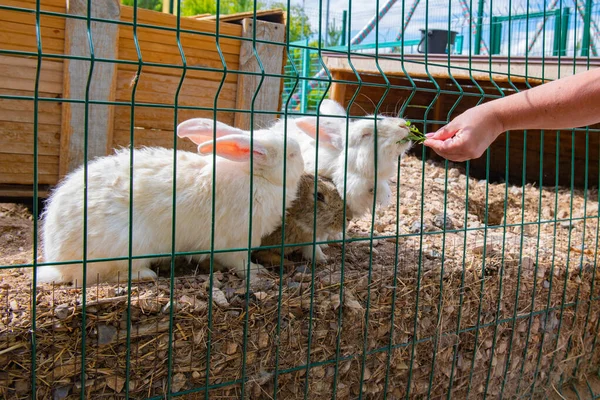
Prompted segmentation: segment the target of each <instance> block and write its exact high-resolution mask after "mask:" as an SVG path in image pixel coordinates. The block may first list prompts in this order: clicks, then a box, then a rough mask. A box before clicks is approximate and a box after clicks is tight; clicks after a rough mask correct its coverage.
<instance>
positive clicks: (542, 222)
mask: <svg viewBox="0 0 600 400" xmlns="http://www.w3.org/2000/svg"><path fill="white" fill-rule="evenodd" d="M423 171H424V174H423ZM392 186H393V187H394V190H393V193H394V196H393V198H394V201H393V203H394V204H391V205H390V206H388V207H386V208H383V209H378V210H377V212H376V215H375V219H374V221H372V219H371V217H370V216H368V217H363V218H362V219H360V220H356V221H352V222H351V223H350V224H349V226H348V233H347V238H348V242H347V244H346V245H345V246H344V247H345V254H342V245H341V244H339V243H338V244H332V245H330V246H329V248H327V249H325V253H326V254H327V255H328V261H327V262H326V263H324V264H321V265H318V266H317V269H316V270H317V271H318V276H317V278H316V279H317V280H316V281H315V285H317V282H319V283H318V285H321V286H319V287H321V288H328V287H330V286H331V285H332V284H333V283H334V282H337V283H339V274H340V265H341V264H342V262H344V263H345V265H346V268H347V269H348V272H347V274H348V275H347V279H350V280H352V279H354V280H352V283H350V281H346V282H348V284H349V285H351V286H349V287H354V286H352V285H355V284H356V285H358V286H356V287H359V286H360V288H361V289H360V290H359V289H356V290H357V291H356V292H355V295H356V299H357V300H354V303H353V302H352V301H351V302H350V303H349V304H350V307H352V304H355V306H356V307H357V309H358V308H362V307H364V301H365V298H366V297H365V295H364V293H363V292H361V291H364V290H366V289H367V287H368V285H367V284H366V276H367V272H368V271H372V272H373V276H374V277H373V282H379V281H378V279H379V278H378V277H381V280H380V282H381V283H379V284H378V285H380V286H378V287H377V288H376V289H377V290H378V291H381V292H382V293H383V292H385V291H386V290H388V289H389V286H388V284H387V283H385V282H387V281H386V280H385V279H388V277H389V276H391V272H390V271H391V270H393V269H394V265H396V266H398V274H399V276H400V275H404V276H405V277H406V280H405V283H406V284H407V285H414V284H415V283H416V282H419V279H423V280H424V281H427V282H439V284H442V281H441V279H440V277H443V278H444V280H448V282H446V283H445V285H446V286H447V289H446V290H447V291H453V290H456V291H455V292H448V294H447V296H449V298H454V300H449V301H448V302H449V303H452V301H456V298H457V297H458V293H459V291H458V285H460V282H457V277H460V276H461V275H460V274H461V273H463V278H464V273H465V272H464V271H467V270H468V271H469V273H472V274H473V281H472V285H473V287H475V286H476V285H479V282H480V281H481V278H479V275H480V274H481V273H482V271H484V274H485V275H489V276H493V277H494V278H493V279H494V282H496V283H490V284H487V283H486V287H485V289H486V290H488V287H489V290H497V289H498V286H497V284H498V282H499V288H500V289H499V290H500V293H502V291H503V290H504V293H505V294H504V296H502V295H498V294H496V293H497V292H494V294H493V295H492V294H490V296H489V302H487V300H486V302H485V306H484V307H487V308H485V309H484V310H483V314H484V315H486V317H485V318H487V321H492V322H493V318H492V316H493V313H494V310H495V308H496V307H497V308H498V311H499V312H500V310H501V307H500V305H501V300H500V299H502V301H505V302H506V303H502V304H508V305H504V307H505V308H502V310H501V312H502V313H503V316H504V317H506V318H508V317H510V316H511V315H512V311H511V309H510V307H513V308H516V307H517V303H518V308H519V310H520V312H525V311H526V310H529V311H531V309H532V308H535V309H536V310H540V309H542V310H543V308H544V306H545V297H546V296H550V295H549V294H548V291H550V292H552V285H553V283H552V282H553V279H552V278H553V277H554V278H555V280H558V279H564V282H565V288H567V283H568V284H569V286H568V287H569V289H568V290H569V292H568V295H566V297H564V298H562V299H561V292H560V290H559V289H560V287H559V288H557V289H555V291H556V293H552V296H551V297H552V303H553V304H559V303H560V302H561V301H577V299H578V298H579V296H580V289H579V286H577V285H580V284H581V278H580V276H582V275H581V274H583V273H586V274H588V275H589V276H595V275H593V274H595V271H596V270H595V266H596V260H597V250H596V249H597V240H598V234H599V230H598V228H599V227H598V218H597V215H598V191H597V190H596V189H592V190H588V191H587V192H583V191H582V190H573V191H571V190H570V189H565V188H554V187H543V188H539V187H537V186H536V185H534V184H528V185H526V186H525V187H524V188H522V187H517V186H506V185H504V184H502V183H493V184H487V183H486V182H485V181H479V180H476V179H472V178H469V179H467V177H466V176H465V174H464V171H463V170H461V169H459V168H456V167H455V166H454V165H452V164H449V167H448V170H446V169H445V168H444V166H443V165H440V164H435V163H432V162H426V163H423V162H422V161H420V160H419V159H417V158H415V157H412V156H407V157H405V158H404V159H403V160H402V162H401V166H400V179H399V183H398V180H394V181H392ZM396 193H399V196H396V195H395V194H396ZM467 193H468V201H467V200H466V199H467ZM396 201H397V204H396ZM32 232H33V217H32V215H31V212H30V210H29V209H28V208H27V207H25V206H24V205H19V204H9V203H5V204H0V266H13V265H14V266H15V267H16V268H9V269H6V268H5V269H3V270H2V271H1V272H0V302H2V301H5V302H6V305H7V307H6V312H7V315H8V316H7V317H6V318H5V319H4V320H3V321H4V322H3V324H7V325H10V324H13V325H21V324H23V328H25V327H26V325H27V323H26V321H25V320H23V318H25V317H26V316H27V315H28V310H26V307H23V306H25V305H27V304H30V301H31V299H30V298H28V296H29V293H30V286H31V281H30V277H29V274H30V269H29V268H19V265H22V264H27V263H31V262H32V257H33V251H32V243H33V240H32ZM371 232H373V236H374V238H375V240H374V241H373V243H372V246H371V242H370V240H361V239H364V238H367V237H370V235H371ZM398 235H400V237H398ZM40 254H41V253H40ZM39 259H40V260H41V258H39ZM293 260H294V264H293V265H291V266H288V267H287V268H286V271H285V273H284V275H283V276H284V280H285V282H286V285H288V287H292V286H293V287H299V288H300V289H306V288H307V287H309V286H310V282H306V279H308V277H310V273H309V272H310V268H309V265H307V263H306V262H303V261H302V260H301V259H299V258H298V257H294V258H293ZM307 268H308V269H307ZM417 271H420V272H419V274H421V275H419V276H421V278H418V277H417V278H416V279H415V277H414V276H417V275H416V274H417ZM203 273H205V271H203V270H202V269H201V268H200V269H199V268H198V266H197V265H188V264H181V266H178V269H177V270H176V275H178V276H185V277H187V278H186V279H187V280H182V281H181V282H180V283H178V284H177V289H178V290H179V289H181V290H184V291H185V290H188V289H189V290H192V289H193V288H195V286H194V285H198V288H205V286H206V280H207V278H206V275H201V274H203ZM198 274H200V275H198ZM160 275H161V276H162V277H163V278H165V277H168V271H166V270H164V269H163V270H161V273H160ZM216 275H217V276H216V281H217V282H219V286H220V288H219V291H222V293H223V295H224V296H225V300H224V304H227V307H229V305H230V303H231V304H234V301H233V300H232V299H235V298H236V294H237V293H238V292H239V293H243V292H244V289H243V286H244V284H243V282H242V281H241V280H239V279H237V278H236V277H235V276H233V274H229V273H227V272H224V273H221V272H219V273H218V274H216ZM278 275H279V274H278V273H275V272H273V275H272V276H271V277H269V279H265V280H264V283H265V285H266V286H265V287H264V288H262V289H259V290H258V293H265V294H264V296H271V295H273V296H275V295H276V288H277V282H278V279H279V276H278ZM413 275H414V276H413ZM578 275H579V276H578ZM299 276H300V278H302V277H303V278H306V279H304V280H302V279H300V278H298V277H299ZM336 276H337V278H336ZM502 276H505V277H506V282H507V283H505V285H506V288H505V289H502V285H503V283H502V282H503V281H502ZM519 276H522V277H523V280H524V281H525V280H527V282H526V283H523V282H521V283H519V282H520V280H519V279H517V278H518V277H519ZM586 276H587V275H586ZM498 277H500V278H498ZM398 279H399V280H402V279H403V278H398ZM592 279H593V278H592ZM363 280H364V281H365V282H363V283H364V284H363V283H360V282H362V281H363ZM531 281H535V283H534V284H533V289H532V285H531V283H530V282H531ZM356 282H359V283H356ZM508 282H510V284H509V283H508ZM514 282H516V285H517V286H516V287H520V286H518V285H521V286H522V287H524V288H526V289H527V290H529V291H533V293H537V294H535V295H536V296H537V297H539V301H538V302H537V303H536V304H535V307H534V306H533V305H530V304H529V302H530V301H531V297H532V295H528V296H525V295H523V296H521V298H520V299H518V296H517V300H514V291H515V286H511V285H513V284H514ZM557 282H562V281H557ZM571 282H572V283H573V285H571ZM588 283H589V282H588ZM166 284H168V280H167V279H162V280H161V285H166ZM435 284H438V283H435ZM189 285H191V286H189ZM307 285H308V286H307ZM373 285H375V283H374V284H373ZM431 285H433V283H432V284H431ZM488 285H489V286H488ZM527 285H528V286H527ZM554 285H557V283H554ZM455 286H456V288H455ZM373 287H374V288H375V286H373ZM425 287H427V285H425ZM536 287H537V289H536ZM142 288H143V287H142V286H141V285H140V286H136V289H135V290H137V293H138V294H139V293H143V292H144V291H143V290H142ZM431 288H433V289H432V291H431V293H429V294H427V295H424V297H422V298H421V301H422V302H424V304H434V305H433V306H429V305H428V306H422V307H429V308H425V309H423V311H422V313H423V314H422V315H421V317H420V322H419V324H420V327H419V329H422V330H423V331H424V332H427V331H431V330H432V329H434V327H435V325H436V323H437V324H438V325H439V326H438V329H440V330H442V331H444V332H446V331H447V330H446V328H444V327H443V326H441V324H440V323H439V322H436V320H435V315H434V314H435V313H436V310H437V308H436V307H437V306H436V305H435V304H436V303H437V297H438V296H439V293H435V287H434V286H431ZM482 288H483V286H482ZM588 289H589V290H588V291H587V292H584V291H582V292H581V293H585V295H586V296H588V297H589V298H590V299H591V298H592V296H593V295H597V294H598V293H597V292H598V288H597V287H596V289H594V285H592V287H591V288H588ZM94 290H95V291H96V295H94V297H93V298H94V299H99V298H102V297H103V296H105V297H114V296H117V297H118V296H119V294H120V293H117V292H118V291H119V290H120V289H118V288H117V289H115V288H110V287H109V288H106V287H104V286H101V285H100V286H97V288H96V289H94ZM374 290H375V289H374ZM402 290H404V291H405V296H410V295H412V294H411V293H412V292H414V290H412V289H411V288H410V287H404V288H403V289H402ZM421 290H423V289H421ZM522 290H525V289H522ZM254 292H255V293H256V292H257V290H254ZM3 293H4V295H3ZM57 293H58V291H57ZM69 293H70V291H69V290H68V289H67V290H66V291H65V292H63V293H59V294H57V295H56V296H57V297H56V298H55V297H54V296H55V293H54V288H53V290H52V292H51V293H50V292H49V291H46V292H44V293H43V294H41V293H40V294H39V296H40V297H39V298H38V304H40V302H44V301H47V302H48V303H52V304H60V303H61V302H64V303H68V302H72V301H73V300H69V296H71V295H72V294H69ZM473 293H474V294H473V296H474V298H475V299H476V298H477V295H476V293H475V289H473ZM60 296H62V297H60ZM261 296H262V295H261ZM461 296H462V295H461ZM465 296H466V295H465ZM482 296H483V295H482ZM581 296H584V294H581ZM3 297H4V298H5V299H4V300H3V299H2V298H3ZM399 298H400V297H399ZM481 298H482V297H480V300H479V301H480V302H481V301H482V300H481ZM496 298H497V299H498V300H496ZM548 298H550V297H548ZM382 299H383V297H382ZM90 300H91V299H90ZM259 300H260V299H259ZM215 301H216V300H215ZM315 301H316V300H315ZM356 301H358V303H356ZM382 301H383V300H382ZM11 302H12V303H11ZM510 302H513V303H515V304H513V305H510ZM11 304H13V305H14V307H13V306H11ZM19 304H21V305H23V306H19ZM386 304H388V305H389V301H388V300H386ZM407 304H408V305H410V304H411V302H410V299H409V300H408V303H407ZM467 304H468V303H467V302H465V307H472V308H473V310H472V312H473V316H474V317H475V316H477V315H478V314H477V313H476V311H477V310H476V305H475V303H472V304H471V305H467ZM40 307H41V306H40ZM409 307H410V306H409ZM456 308H457V307H455V306H454V305H452V304H449V305H446V306H445V308H444V310H445V311H446V313H447V317H448V318H449V319H452V318H455V317H456ZM11 309H12V311H11ZM523 310H525V311H523ZM404 311H405V312H408V311H406V310H404ZM19 312H20V314H19ZM420 313H421V311H420ZM428 313H429V314H433V316H430V315H429V314H428ZM465 313H467V312H466V311H465ZM480 314H481V311H480ZM374 315H375V314H374ZM406 315H408V314H406ZM411 315H412V314H411ZM465 315H466V314H465ZM594 315H595V314H594ZM0 316H1V315H0ZM17 316H19V318H21V319H20V320H19V318H17ZM551 317H552V318H554V319H556V318H557V317H556V316H555V315H554V314H552V313H551ZM410 318H412V317H410ZM410 318H409V317H406V324H407V327H406V329H405V330H406V332H402V329H400V328H398V329H397V331H398V332H402V333H398V335H400V336H399V338H398V339H397V340H398V341H407V340H409V337H410V332H411V331H412V328H411V326H410V323H411V322H410V321H411V319H410ZM459 318H460V317H459ZM463 318H466V317H463ZM490 318H492V319H490ZM496 318H499V317H498V316H496ZM548 318H550V317H548ZM561 318H562V313H561ZM373 319H374V320H378V319H379V321H380V322H381V321H386V319H387V318H386V317H385V315H384V313H383V312H382V313H381V315H379V316H377V317H375V316H374V317H373ZM19 321H20V322H19ZM548 321H550V322H548ZM553 321H554V320H550V319H548V320H547V321H546V322H545V325H546V324H549V325H550V326H553V324H554V322H553ZM557 321H558V320H557ZM444 323H446V321H444ZM448 323H449V324H450V322H448ZM470 323H471V322H470ZM472 323H473V324H475V323H479V316H477V320H476V322H472ZM3 324H0V330H2V329H6V328H7V325H3ZM538 325H539V324H538ZM573 326H575V322H573ZM586 326H587V323H586ZM3 327H4V328H3ZM415 327H416V325H415ZM530 327H531V325H530ZM574 329H575V328H574ZM578 329H579V328H578ZM584 329H586V328H584ZM559 330H560V328H559ZM382 332H383V331H382ZM503 332H506V331H503ZM524 332H525V331H524V330H523V331H521V333H523V334H524ZM482 335H483V336H482V345H484V343H485V346H487V345H488V342H489V346H495V344H492V343H495V339H494V342H492V340H491V337H492V336H491V334H490V335H488V336H485V335H484V334H482ZM499 335H500V334H499ZM528 336H529V335H528ZM382 337H383V336H382ZM484 337H487V339H486V340H485V341H484V340H483V338H484ZM508 337H509V336H508V334H506V335H505V336H504V337H503V338H504V339H503V340H505V343H506V342H508V341H509V340H508ZM471 339H472V337H470V339H469V340H471ZM522 342H523V343H524V342H525V341H524V340H522ZM523 343H521V344H520V345H519V346H525V344H523ZM448 346H449V347H448V348H451V345H450V344H449V345H448ZM515 346H516V345H515ZM557 346H558V342H557ZM500 347H501V346H500ZM505 347H506V346H505ZM0 350H1V347H0ZM492 350H493V348H492ZM423 351H424V350H423ZM429 351H430V352H431V349H430V350H429ZM326 352H327V351H326ZM514 353H515V354H516V353H517V352H516V351H515V352H514ZM567 353H568V352H567ZM445 354H446V355H447V358H448V360H450V359H451V357H450V356H451V353H445ZM423 357H425V358H426V359H428V360H430V358H431V355H428V356H426V355H423ZM444 357H446V356H444ZM442 358H443V357H442V356H440V357H439V358H438V363H441V360H442ZM440 368H442V367H440ZM444 368H445V367H444ZM444 374H447V372H446V371H444ZM374 375H376V374H375V372H374ZM448 375H449V374H448ZM0 378H1V376H0ZM182 379H183V378H182ZM415 379H416V381H419V379H417V378H415ZM0 381H1V379H0ZM184 381H185V379H184ZM182 382H183V381H182ZM0 386H1V385H0ZM109 386H110V385H109ZM181 387H182V388H185V387H186V386H185V384H184V383H182V386H181ZM348 390H350V389H348ZM373 390H375V389H373ZM481 390H483V388H482V389H481Z"/></svg>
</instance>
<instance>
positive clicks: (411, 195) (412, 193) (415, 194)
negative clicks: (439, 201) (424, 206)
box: [406, 190, 417, 200]
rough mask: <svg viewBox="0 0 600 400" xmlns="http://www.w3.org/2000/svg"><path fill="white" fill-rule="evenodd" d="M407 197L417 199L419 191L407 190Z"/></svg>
mask: <svg viewBox="0 0 600 400" xmlns="http://www.w3.org/2000/svg"><path fill="white" fill-rule="evenodd" d="M406 198H407V199H410V200H416V199H417V193H416V192H414V191H412V190H409V191H408V192H406Z"/></svg>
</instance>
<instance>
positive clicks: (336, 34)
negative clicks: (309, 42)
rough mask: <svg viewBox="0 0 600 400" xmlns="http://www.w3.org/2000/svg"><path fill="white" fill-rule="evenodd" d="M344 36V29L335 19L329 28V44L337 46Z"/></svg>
mask: <svg viewBox="0 0 600 400" xmlns="http://www.w3.org/2000/svg"><path fill="white" fill-rule="evenodd" d="M341 38H342V29H341V28H339V27H337V26H336V23H335V19H334V20H333V21H332V23H331V25H329V30H328V32H327V45H328V46H337V45H339V44H340V43H341V41H340V39H341Z"/></svg>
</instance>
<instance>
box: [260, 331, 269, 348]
mask: <svg viewBox="0 0 600 400" xmlns="http://www.w3.org/2000/svg"><path fill="white" fill-rule="evenodd" d="M268 346H269V334H268V333H267V332H264V331H262V332H260V333H259V334H258V348H259V349H265V348H267V347H268Z"/></svg>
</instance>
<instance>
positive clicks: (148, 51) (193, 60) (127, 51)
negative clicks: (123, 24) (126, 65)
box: [119, 42, 238, 70]
mask: <svg viewBox="0 0 600 400" xmlns="http://www.w3.org/2000/svg"><path fill="white" fill-rule="evenodd" d="M165 46H166V45H158V44H155V43H152V46H145V47H141V46H140V51H141V54H142V62H145V63H160V64H168V65H181V66H182V65H183V63H182V61H181V55H180V53H179V52H175V49H176V48H177V47H175V46H173V47H171V49H168V48H165ZM157 47H161V48H157ZM167 47H168V46H167ZM169 50H172V51H169ZM194 53H195V55H192V52H190V53H186V57H185V58H186V63H187V65H188V66H194V67H205V68H216V69H220V70H222V69H223V63H222V62H221V61H220V60H215V59H212V60H211V57H207V55H208V54H210V53H211V52H210V51H207V50H204V53H205V54H203V52H202V51H201V52H194ZM214 54H216V52H213V55H214ZM212 58H216V57H212ZM119 59H120V60H128V61H135V62H138V54H137V51H136V50H135V48H134V47H133V43H131V47H128V46H127V45H125V44H123V42H121V45H120V46H119ZM230 61H231V62H228V61H227V59H226V60H225V63H226V65H227V68H228V69H237V67H238V64H237V61H236V62H235V63H234V62H233V60H230Z"/></svg>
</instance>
